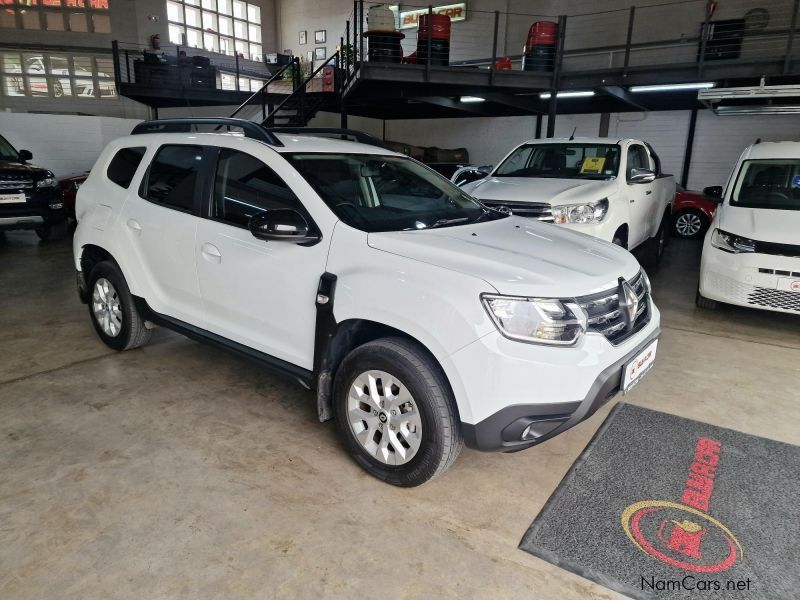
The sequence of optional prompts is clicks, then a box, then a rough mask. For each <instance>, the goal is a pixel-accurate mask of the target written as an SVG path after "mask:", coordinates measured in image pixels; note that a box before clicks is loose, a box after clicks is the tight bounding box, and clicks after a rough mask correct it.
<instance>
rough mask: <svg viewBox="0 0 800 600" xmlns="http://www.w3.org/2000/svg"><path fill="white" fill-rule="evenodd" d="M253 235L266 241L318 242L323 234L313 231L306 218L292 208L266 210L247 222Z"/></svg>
mask: <svg viewBox="0 0 800 600" xmlns="http://www.w3.org/2000/svg"><path fill="white" fill-rule="evenodd" d="M247 226H248V229H250V233H252V234H253V237H255V238H256V239H259V240H264V241H266V242H270V241H272V242H292V243H294V244H309V243H316V242H318V241H319V240H320V239H322V236H321V235H320V234H319V233H317V232H316V231H313V230H312V229H311V227H309V225H308V221H307V220H306V218H305V217H304V216H303V215H302V214H300V213H299V212H298V211H296V210H294V209H292V208H275V209H272V210H265V211H264V212H260V213H258V214H257V215H254V216H253V217H251V218H250V221H249V222H248V224H247Z"/></svg>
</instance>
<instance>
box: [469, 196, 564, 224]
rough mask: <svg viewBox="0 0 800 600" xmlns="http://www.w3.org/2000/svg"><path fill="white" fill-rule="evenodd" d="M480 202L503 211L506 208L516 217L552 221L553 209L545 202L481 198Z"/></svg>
mask: <svg viewBox="0 0 800 600" xmlns="http://www.w3.org/2000/svg"><path fill="white" fill-rule="evenodd" d="M481 202H482V203H483V204H485V205H486V206H488V207H489V208H494V209H496V210H501V211H503V212H505V210H504V209H508V211H509V212H510V213H511V214H512V215H517V216H518V217H529V218H531V219H538V220H539V221H546V222H548V223H552V222H553V211H552V210H551V208H550V205H549V204H547V203H545V202H504V201H503V200H481Z"/></svg>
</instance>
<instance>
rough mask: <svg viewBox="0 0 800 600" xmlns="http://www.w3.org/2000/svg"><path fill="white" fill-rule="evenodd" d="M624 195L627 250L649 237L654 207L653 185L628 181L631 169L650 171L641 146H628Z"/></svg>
mask: <svg viewBox="0 0 800 600" xmlns="http://www.w3.org/2000/svg"><path fill="white" fill-rule="evenodd" d="M626 163H627V164H626V167H625V169H626V171H625V179H626V187H625V190H626V193H627V196H628V211H629V213H628V214H629V215H630V221H629V223H628V248H629V249H633V248H635V247H636V246H638V245H639V244H641V243H642V242H644V241H645V240H647V239H648V238H649V237H650V235H651V231H650V229H651V227H650V223H651V221H652V213H653V210H654V208H653V207H654V206H655V205H656V198H655V196H654V195H653V188H654V186H655V184H654V183H653V182H652V181H651V182H649V183H633V182H631V181H630V174H631V169H652V166H651V164H650V156H649V155H648V154H647V150H645V147H644V146H642V145H641V144H631V145H630V146H628V152H627V161H626Z"/></svg>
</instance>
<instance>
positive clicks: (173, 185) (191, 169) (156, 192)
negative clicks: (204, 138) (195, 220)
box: [144, 145, 203, 212]
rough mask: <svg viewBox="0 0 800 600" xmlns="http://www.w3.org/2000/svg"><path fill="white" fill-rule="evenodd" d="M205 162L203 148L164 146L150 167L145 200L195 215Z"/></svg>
mask: <svg viewBox="0 0 800 600" xmlns="http://www.w3.org/2000/svg"><path fill="white" fill-rule="evenodd" d="M202 160H203V147H202V146H188V145H187V146H184V145H165V146H161V148H159V149H158V152H157V153H156V156H155V158H154V159H153V162H152V163H150V170H149V171H148V174H147V185H146V188H145V190H144V198H145V199H146V200H150V201H151V202H155V203H156V204H162V205H164V206H168V207H170V208H175V209H178V210H183V211H187V212H192V210H193V208H194V199H195V191H196V189H197V180H198V174H199V172H200V166H201V165H202Z"/></svg>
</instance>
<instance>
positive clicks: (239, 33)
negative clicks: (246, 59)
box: [233, 21, 247, 40]
mask: <svg viewBox="0 0 800 600" xmlns="http://www.w3.org/2000/svg"><path fill="white" fill-rule="evenodd" d="M233 35H235V36H236V37H237V38H239V39H242V40H246V39H247V23H246V22H244V21H234V22H233Z"/></svg>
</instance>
